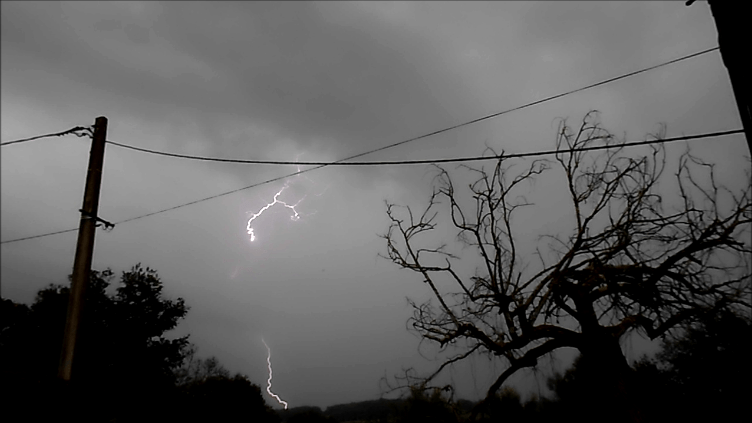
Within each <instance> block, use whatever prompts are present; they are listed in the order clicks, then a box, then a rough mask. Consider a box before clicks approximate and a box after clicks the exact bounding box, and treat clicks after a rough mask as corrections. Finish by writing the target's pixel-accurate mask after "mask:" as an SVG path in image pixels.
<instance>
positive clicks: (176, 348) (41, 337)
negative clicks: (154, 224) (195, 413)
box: [0, 265, 190, 418]
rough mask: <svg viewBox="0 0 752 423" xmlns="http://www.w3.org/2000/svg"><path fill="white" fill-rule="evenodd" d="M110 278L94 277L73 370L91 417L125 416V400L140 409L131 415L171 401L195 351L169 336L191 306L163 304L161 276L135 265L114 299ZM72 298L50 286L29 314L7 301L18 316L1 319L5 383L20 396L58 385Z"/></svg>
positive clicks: (0, 355) (27, 309) (107, 273)
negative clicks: (116, 412) (181, 369)
mask: <svg viewBox="0 0 752 423" xmlns="http://www.w3.org/2000/svg"><path fill="white" fill-rule="evenodd" d="M113 279H114V274H113V272H112V271H111V270H109V269H108V270H105V271H101V272H98V271H92V272H91V276H90V280H89V286H88V288H87V291H86V298H85V301H86V303H85V309H84V311H83V313H84V314H83V318H82V323H81V330H80V335H79V340H78V345H77V347H76V356H75V362H74V363H73V375H72V382H73V383H74V385H75V387H77V388H76V389H78V388H81V389H84V388H86V389H84V391H85V395H88V396H90V399H91V400H92V401H90V403H89V405H87V407H86V409H90V411H91V413H92V414H97V413H105V414H107V413H111V412H113V411H114V410H125V411H128V410H129V408H128V407H125V408H124V404H123V401H125V400H126V399H129V400H130V401H133V402H134V403H137V404H133V405H134V406H133V407H131V409H133V410H135V409H142V408H143V407H146V406H147V405H154V404H153V403H155V402H156V401H157V400H158V399H161V400H165V399H167V398H168V397H169V394H170V392H172V388H173V387H174V385H175V382H176V376H175V372H176V370H177V369H178V368H179V367H180V366H181V365H182V363H183V361H184V358H185V357H186V356H187V354H188V353H189V351H190V349H189V343H188V336H183V337H178V338H174V339H170V338H168V337H167V336H166V332H168V331H170V330H172V329H174V328H175V327H176V326H177V324H178V322H179V321H180V320H181V319H182V318H184V317H185V315H186V313H187V312H188V307H187V306H186V305H185V302H184V300H183V299H182V298H178V299H177V300H170V299H166V298H164V297H163V295H162V293H163V285H162V282H161V280H160V278H159V276H158V274H157V272H156V271H154V270H152V269H149V268H146V269H144V268H142V267H141V266H140V265H136V266H134V267H133V268H132V269H131V270H130V271H127V272H123V273H122V276H121V278H120V283H119V284H118V286H117V288H116V289H115V290H114V292H112V290H110V289H109V288H110V285H111V283H112V280H113ZM108 291H110V292H108ZM68 295H69V287H68V286H64V285H50V286H49V287H47V288H45V289H43V290H40V291H39V292H38V293H37V296H36V299H35V301H34V303H33V304H32V305H31V307H28V306H25V305H20V304H14V303H12V302H10V301H8V300H5V301H3V308H4V309H6V310H7V311H8V312H11V313H12V315H13V316H15V317H14V318H13V319H10V320H6V319H5V318H4V319H3V328H2V329H3V330H2V332H1V334H0V345H2V349H1V350H0V362H1V363H2V364H0V366H2V378H3V384H4V385H5V386H6V387H7V386H10V385H14V386H16V388H18V392H17V394H18V395H19V396H22V394H21V392H26V390H27V389H28V390H30V391H32V392H34V394H39V393H41V392H43V391H45V390H48V389H52V388H50V386H51V385H52V384H55V383H56V382H55V379H56V374H57V366H58V362H59V358H60V347H61V345H62V336H63V328H64V326H65V319H66V309H67V305H68ZM6 310H4V312H3V314H4V315H5V314H6ZM26 393H27V394H29V392H26ZM157 393H159V394H158V396H157ZM31 395H32V396H33V394H31ZM94 408H96V409H97V410H94ZM99 418H104V417H103V416H101V415H100V416H99Z"/></svg>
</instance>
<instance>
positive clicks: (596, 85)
mask: <svg viewBox="0 0 752 423" xmlns="http://www.w3.org/2000/svg"><path fill="white" fill-rule="evenodd" d="M718 49H719V47H713V48H709V49H706V50H702V51H699V52H697V53H692V54H690V55H687V56H682V57H679V58H677V59H673V60H669V61H668V62H663V63H660V64H658V65H654V66H650V67H647V68H643V69H640V70H637V71H634V72H630V73H626V74H623V75H620V76H617V77H614V78H609V79H606V80H603V81H600V82H596V83H595V84H590V85H586V86H584V87H581V88H577V89H574V90H570V91H566V92H563V93H560V94H556V95H552V96H549V97H546V98H543V99H540V100H536V101H533V102H530V103H526V104H523V105H521V106H517V107H513V108H511V109H506V110H503V111H501V112H496V113H492V114H490V115H486V116H482V117H479V118H476V119H473V120H470V121H467V122H463V123H459V124H457V125H453V126H450V127H447V128H444V129H439V130H437V131H433V132H429V133H427V134H423V135H419V136H417V137H413V138H408V139H406V140H403V141H399V142H395V143H392V144H388V145H385V146H383V147H379V148H376V149H374V150H369V151H366V152H364V153H360V154H356V155H354V156H350V157H346V158H344V159H341V160H337V161H336V162H330V163H327V164H325V165H324V166H332V165H335V164H336V163H340V162H343V161H346V160H352V159H356V158H358V157H362V156H365V155H368V154H372V153H376V152H379V151H383V150H387V149H390V148H394V147H397V146H399V145H402V144H407V143H409V142H413V141H418V140H421V139H424V138H428V137H432V136H434V135H438V134H442V133H444V132H448V131H451V130H454V129H457V128H461V127H463V126H468V125H472V124H475V123H478V122H482V121H484V120H488V119H492V118H495V117H498V116H501V115H504V114H507V113H510V112H514V111H516V110H522V109H525V108H528V107H532V106H535V105H538V104H541V103H545V102H548V101H551V100H555V99H557V98H561V97H564V96H567V95H570V94H574V93H577V92H580V91H585V90H587V89H590V88H595V87H598V86H601V85H605V84H608V83H611V82H614V81H618V80H620V79H624V78H628V77H630V76H634V75H637V74H640V73H644V72H647V71H650V70H653V69H658V68H660V67H663V66H667V65H670V64H673V63H678V62H681V61H683V60H687V59H691V58H693V57H697V56H701V55H703V54H707V53H710V52H711V51H715V50H718ZM107 142H108V143H110V144H112V145H116V146H118V147H122V148H128V149H131V150H136V151H141V152H144V153H151V154H158V155H161V156H168V157H176V158H183V159H191V160H202V161H214V162H224V163H249V164H274V165H299V166H303V164H302V163H301V162H290V161H264V160H238V159H220V158H210V157H199V156H189V155H185V154H176V153H165V152H160V151H155V150H148V149H145V148H140V147H134V146H130V145H126V144H121V143H117V142H114V141H107ZM312 163H317V164H321V163H323V162H312Z"/></svg>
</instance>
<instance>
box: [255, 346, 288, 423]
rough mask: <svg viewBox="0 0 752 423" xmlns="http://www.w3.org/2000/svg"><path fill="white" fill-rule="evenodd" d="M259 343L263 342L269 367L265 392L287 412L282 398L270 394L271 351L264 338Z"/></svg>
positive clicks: (285, 403)
mask: <svg viewBox="0 0 752 423" xmlns="http://www.w3.org/2000/svg"><path fill="white" fill-rule="evenodd" d="M261 342H263V343H264V346H266V352H267V354H268V355H267V356H266V364H267V365H268V367H269V380H267V381H266V383H267V385H266V392H268V393H269V395H271V396H272V397H274V399H275V400H277V402H279V403H280V404H282V405H284V406H285V410H287V402H285V401H282V398H280V397H279V396H278V395H277V394H275V393H273V392H272V350H271V349H270V348H269V346H268V345H266V341H264V338H261Z"/></svg>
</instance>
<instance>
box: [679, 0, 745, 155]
mask: <svg viewBox="0 0 752 423" xmlns="http://www.w3.org/2000/svg"><path fill="white" fill-rule="evenodd" d="M692 3H694V0H689V1H687V2H686V5H687V6H690V5H691V4H692ZM743 4H744V3H741V2H730V1H725V2H724V1H718V0H713V1H711V0H708V5H709V6H710V12H711V13H712V14H713V18H714V19H715V27H716V30H717V31H718V46H719V47H720V50H721V58H722V59H723V64H724V65H725V66H726V69H727V70H728V74H729V79H730V80H731V88H732V90H733V91H734V99H735V100H736V106H737V108H738V109H739V116H740V117H741V120H742V127H743V128H744V136H745V137H746V138H747V147H748V148H749V152H750V155H752V90H750V87H751V86H750V81H749V79H750V75H752V67H750V65H749V64H748V63H749V60H747V59H748V58H749V56H750V53H749V34H748V31H749V30H748V28H747V25H749V23H748V19H747V17H748V14H747V13H745V12H744V10H746V9H743V8H742V5H743Z"/></svg>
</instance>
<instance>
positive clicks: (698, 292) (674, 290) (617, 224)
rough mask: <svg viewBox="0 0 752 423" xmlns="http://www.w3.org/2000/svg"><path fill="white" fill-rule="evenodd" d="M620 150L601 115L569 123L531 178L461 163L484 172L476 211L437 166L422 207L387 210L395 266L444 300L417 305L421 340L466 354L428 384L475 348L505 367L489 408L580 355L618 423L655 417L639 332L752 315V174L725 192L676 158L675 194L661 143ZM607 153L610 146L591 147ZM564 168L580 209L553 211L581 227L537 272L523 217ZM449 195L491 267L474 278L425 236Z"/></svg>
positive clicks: (654, 334)
mask: <svg viewBox="0 0 752 423" xmlns="http://www.w3.org/2000/svg"><path fill="white" fill-rule="evenodd" d="M655 136H656V137H658V138H660V137H661V136H662V134H657V135H655ZM616 141H617V140H616V138H615V137H614V136H613V135H612V134H610V133H609V132H607V131H606V130H605V129H603V128H602V127H601V126H600V123H599V121H598V116H597V113H595V112H591V113H588V114H587V115H586V117H585V118H584V119H583V122H582V124H581V125H579V127H578V128H572V127H570V126H569V125H568V124H567V123H566V121H564V120H562V121H561V123H560V126H559V128H558V131H557V138H556V147H557V151H558V153H557V154H556V155H555V160H535V161H533V162H532V163H530V164H529V165H528V166H527V167H525V169H524V170H523V171H513V166H511V165H510V164H509V160H507V159H505V158H503V157H502V158H501V159H499V160H497V162H496V165H495V166H494V167H493V168H492V169H490V170H487V169H484V168H480V169H473V168H469V167H464V169H466V170H469V171H470V172H474V174H475V175H477V179H476V181H475V182H474V183H473V184H471V185H470V186H469V190H468V192H467V195H469V197H468V200H469V201H467V202H465V201H464V200H463V199H462V196H463V195H465V194H466V193H465V191H463V190H457V189H456V187H455V185H454V183H453V180H452V179H453V178H452V177H450V173H449V172H448V171H446V170H444V169H443V168H440V167H437V169H438V175H437V177H436V179H435V182H436V183H435V188H434V191H433V193H432V195H431V196H430V200H429V202H428V205H427V207H426V208H425V209H423V211H422V212H420V213H413V210H412V209H411V208H410V207H404V208H402V207H398V206H396V205H394V204H389V203H387V210H386V212H387V215H388V217H389V218H390V220H391V225H390V227H389V230H388V232H387V233H386V234H385V235H384V238H385V240H386V243H387V255H388V258H389V259H390V260H392V261H393V262H394V263H395V264H397V265H398V266H400V267H401V268H404V269H409V270H412V271H414V272H417V273H419V274H420V275H421V277H422V279H423V280H424V282H425V283H426V285H427V287H428V288H429V289H430V290H431V292H432V294H433V300H434V301H435V302H434V301H427V302H424V303H417V302H415V301H411V302H410V304H411V305H412V307H413V309H414V314H413V317H412V318H411V320H410V322H411V326H412V328H413V329H414V330H415V331H417V333H418V334H419V335H420V336H421V337H422V338H423V339H424V340H427V341H430V342H434V343H436V344H438V345H439V346H440V347H441V349H442V350H446V349H447V348H449V347H450V346H451V347H452V348H453V349H452V350H451V351H455V352H456V354H455V355H453V356H451V357H450V358H449V359H447V360H445V361H444V362H443V363H442V365H441V366H439V367H438V368H437V369H436V371H435V372H434V373H432V374H430V375H427V376H426V377H425V378H424V379H423V380H422V382H421V386H423V387H426V386H428V383H429V381H430V380H432V379H434V378H435V376H436V375H438V374H439V373H440V372H441V371H442V370H443V369H444V368H445V367H446V366H448V365H451V364H452V363H454V362H457V361H460V360H462V359H465V358H467V357H469V356H470V355H472V354H473V353H476V352H481V353H483V352H484V353H487V354H489V355H490V356H492V357H498V358H500V359H502V360H504V361H505V362H506V368H505V370H503V371H502V372H500V374H498V375H497V379H496V380H495V382H494V383H493V384H492V385H491V386H490V387H489V389H488V391H487V395H486V399H487V401H483V402H481V404H480V405H479V407H477V408H476V409H477V410H480V409H482V408H483V407H484V406H486V405H488V400H489V399H491V398H493V397H494V395H495V394H496V392H497V391H498V390H499V388H500V387H501V386H502V384H503V383H504V381H506V380H507V378H508V377H509V376H511V375H512V374H514V373H515V372H517V371H518V370H520V369H523V368H526V367H533V366H536V364H537V363H538V359H539V358H540V357H542V356H544V355H546V354H550V353H551V352H553V351H555V350H557V349H559V348H562V347H572V348H576V349H578V350H579V351H580V352H581V354H582V355H583V358H584V359H585V360H587V362H588V366H591V367H592V368H594V369H598V371H597V372H592V374H591V376H592V379H591V383H593V384H594V385H595V386H598V387H599V392H600V401H601V402H600V404H601V405H603V406H604V408H605V409H608V410H612V414H611V415H610V416H609V419H610V420H612V421H613V420H614V418H617V417H619V418H620V417H623V419H624V420H626V421H640V420H642V419H643V417H644V416H642V413H641V411H640V407H639V402H638V401H637V398H636V396H635V394H634V392H635V389H634V387H633V383H634V381H633V380H632V378H631V373H630V367H629V365H628V364H627V362H626V359H625V357H624V355H623V353H622V350H621V346H620V343H619V342H620V340H621V339H622V338H623V337H624V336H625V335H627V334H628V333H630V332H633V331H638V333H640V334H641V335H643V336H647V337H648V338H650V339H656V338H660V337H663V336H665V335H666V334H670V333H671V332H672V331H673V330H674V329H675V328H676V327H677V326H678V325H680V324H682V323H685V322H688V321H692V320H694V319H697V318H698V317H699V316H701V315H703V314H714V313H716V312H717V311H718V310H721V309H724V308H729V309H744V310H749V308H750V292H751V291H750V290H751V286H750V284H751V282H750V280H751V279H752V278H751V274H752V271H751V270H750V267H751V266H750V253H752V246H751V245H750V222H752V206H751V204H750V197H751V195H750V186H752V184H750V179H749V178H750V175H749V173H747V176H746V179H745V180H744V181H743V182H744V185H745V186H744V187H743V188H742V189H740V190H738V191H732V190H729V189H726V188H724V187H721V186H719V185H718V184H717V183H716V180H715V176H714V167H713V165H711V164H708V163H705V162H703V161H702V160H700V159H699V158H697V157H695V156H693V155H692V154H691V153H690V152H689V150H688V151H687V152H686V153H684V154H683V155H681V157H680V158H679V160H678V166H677V168H676V173H675V178H674V179H673V180H674V181H675V182H676V186H675V187H670V188H664V186H663V185H661V186H660V187H659V182H661V183H663V182H666V181H664V180H663V179H662V178H661V177H662V175H663V173H664V170H665V169H666V162H667V160H666V154H665V149H664V148H663V146H662V145H660V144H653V145H651V147H650V148H651V152H650V154H648V155H644V156H639V157H630V156H629V155H627V154H626V152H625V151H624V149H623V147H621V148H620V147H618V145H617V144H616ZM656 145H657V146H656ZM597 146H610V148H609V149H607V150H602V152H589V151H587V150H586V149H588V148H590V147H597ZM553 168H558V169H559V170H560V172H559V173H558V175H557V176H558V177H559V178H558V180H551V181H548V183H547V185H546V189H550V190H565V192H568V196H569V204H568V205H566V204H561V205H559V206H557V209H556V210H553V211H552V213H555V214H556V216H561V215H562V213H563V212H564V211H565V208H569V210H570V211H571V213H572V215H573V218H572V229H571V231H569V233H568V234H566V236H560V235H546V234H536V235H540V236H539V237H538V240H539V241H541V240H546V241H548V242H549V244H548V250H547V251H541V249H540V248H537V258H536V261H538V262H539V265H538V266H537V267H534V268H533V266H531V264H532V263H531V262H532V261H533V260H527V258H526V257H521V256H520V253H519V248H520V245H521V244H522V242H523V241H524V235H527V234H524V233H520V231H519V228H516V227H515V225H514V220H513V217H514V216H515V215H516V214H517V213H519V212H520V211H521V210H522V209H523V208H524V207H529V206H531V204H530V203H529V202H528V201H527V200H526V199H525V197H524V196H523V195H522V192H521V191H522V189H523V186H524V185H523V183H525V182H529V181H532V180H534V179H536V178H538V177H540V176H541V175H543V174H546V173H551V172H553V171H554V170H553ZM661 189H663V190H664V191H661ZM666 189H670V190H671V193H672V194H673V193H675V195H669V194H668V193H667V192H665V190H666ZM441 200H445V201H446V202H445V203H443V204H445V205H446V211H447V212H448V215H449V217H450V218H451V224H453V226H454V229H455V230H456V232H457V235H458V238H459V240H460V241H462V242H463V243H464V244H465V245H467V246H470V247H472V248H473V249H475V251H477V253H478V256H479V258H480V259H481V266H480V267H479V269H478V270H477V271H476V273H475V274H474V275H463V274H461V273H460V271H459V270H457V266H456V260H458V257H457V256H455V255H453V254H452V253H450V252H449V251H448V249H447V248H446V246H438V247H437V246H435V244H432V243H431V242H432V241H429V240H427V239H431V238H432V237H431V236H430V233H431V232H432V231H434V230H435V229H436V228H437V227H438V220H437V210H438V208H439V207H440V205H441V204H442V203H441V202H440V201H441ZM544 250H545V249H544ZM447 286H454V287H455V288H453V289H452V288H449V289H447V288H446V287H447ZM457 351H458V352H457ZM613 410H619V411H618V412H615V411H613ZM587 411H588V410H583V412H584V413H587ZM593 414H594V413H593ZM617 420H618V419H617Z"/></svg>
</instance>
